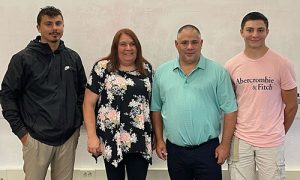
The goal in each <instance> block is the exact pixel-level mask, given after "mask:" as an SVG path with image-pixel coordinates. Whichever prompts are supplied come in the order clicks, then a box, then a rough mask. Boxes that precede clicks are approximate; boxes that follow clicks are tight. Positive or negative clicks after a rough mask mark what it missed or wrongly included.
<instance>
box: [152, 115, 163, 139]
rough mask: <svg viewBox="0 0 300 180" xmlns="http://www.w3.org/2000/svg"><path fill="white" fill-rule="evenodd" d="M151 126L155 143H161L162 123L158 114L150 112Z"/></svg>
mask: <svg viewBox="0 0 300 180" xmlns="http://www.w3.org/2000/svg"><path fill="white" fill-rule="evenodd" d="M151 120H152V126H153V130H154V134H155V138H156V141H157V142H158V141H163V122H162V117H161V113H160V112H151Z"/></svg>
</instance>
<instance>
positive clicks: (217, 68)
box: [203, 57, 225, 72]
mask: <svg viewBox="0 0 300 180" xmlns="http://www.w3.org/2000/svg"><path fill="white" fill-rule="evenodd" d="M203 60H205V63H206V68H209V70H210V71H212V70H214V71H219V72H223V71H225V68H224V67H223V66H222V65H221V64H220V63H218V62H216V61H214V60H211V59H208V58H206V57H203Z"/></svg>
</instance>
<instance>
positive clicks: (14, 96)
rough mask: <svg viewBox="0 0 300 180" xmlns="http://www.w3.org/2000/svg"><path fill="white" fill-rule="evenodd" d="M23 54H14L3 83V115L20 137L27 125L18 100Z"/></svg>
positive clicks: (20, 89)
mask: <svg viewBox="0 0 300 180" xmlns="http://www.w3.org/2000/svg"><path fill="white" fill-rule="evenodd" d="M21 57H22V55H21V54H20V53H18V54H16V55H14V56H13V57H12V59H11V61H10V63H9V65H8V69H7V71H6V74H5V76H4V78H3V81H2V84H1V92H0V97H1V106H2V113H3V117H4V118H5V119H6V120H7V121H8V123H9V124H10V127H11V129H12V132H13V133H14V134H15V135H17V136H18V137H19V138H22V137H23V136H24V135H25V134H26V133H27V130H26V127H25V125H24V123H23V121H22V118H21V115H20V109H19V105H18V102H19V100H20V98H21V96H22V83H23V79H22V77H23V65H22V58H21Z"/></svg>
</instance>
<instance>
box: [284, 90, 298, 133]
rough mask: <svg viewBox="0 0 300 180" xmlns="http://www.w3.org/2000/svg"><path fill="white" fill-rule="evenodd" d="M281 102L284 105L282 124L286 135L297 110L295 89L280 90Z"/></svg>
mask: <svg viewBox="0 0 300 180" xmlns="http://www.w3.org/2000/svg"><path fill="white" fill-rule="evenodd" d="M282 100H283V102H284V104H285V108H284V123H283V124H284V129H285V133H287V132H288V130H289V129H290V127H291V126H292V124H293V122H294V119H295V116H296V113H297V110H298V102H297V88H294V89H291V90H282Z"/></svg>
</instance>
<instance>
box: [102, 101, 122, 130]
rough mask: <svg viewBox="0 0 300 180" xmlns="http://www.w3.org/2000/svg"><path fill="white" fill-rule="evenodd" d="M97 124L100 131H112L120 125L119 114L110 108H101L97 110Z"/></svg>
mask: <svg viewBox="0 0 300 180" xmlns="http://www.w3.org/2000/svg"><path fill="white" fill-rule="evenodd" d="M97 124H98V125H99V127H100V129H101V130H103V131H104V130H105V128H108V129H113V128H115V127H116V126H118V125H119V124H120V112H119V111H117V110H115V109H113V108H112V107H105V106H103V105H102V106H101V107H100V108H99V110H98V116H97Z"/></svg>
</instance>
